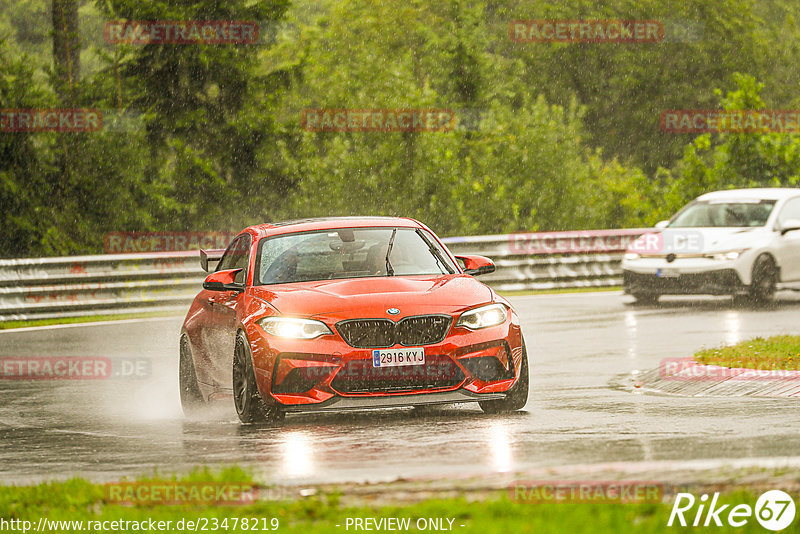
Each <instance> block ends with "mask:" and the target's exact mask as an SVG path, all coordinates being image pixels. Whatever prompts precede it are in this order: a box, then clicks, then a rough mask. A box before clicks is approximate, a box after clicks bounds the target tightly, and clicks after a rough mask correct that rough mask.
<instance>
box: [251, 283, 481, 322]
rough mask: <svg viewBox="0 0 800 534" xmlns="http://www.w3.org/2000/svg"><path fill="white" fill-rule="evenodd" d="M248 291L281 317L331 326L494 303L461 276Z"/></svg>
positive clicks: (273, 287)
mask: <svg viewBox="0 0 800 534" xmlns="http://www.w3.org/2000/svg"><path fill="white" fill-rule="evenodd" d="M252 292H253V295H254V296H256V297H258V298H260V299H262V300H264V301H266V302H269V303H270V305H272V306H273V307H275V308H276V309H277V310H278V311H279V312H280V313H281V314H282V315H290V316H296V317H317V318H320V319H324V318H327V319H330V320H332V321H339V320H343V319H352V318H360V317H389V318H395V317H396V318H401V317H407V316H410V315H420V314H427V313H447V314H455V313H459V312H461V311H463V310H465V309H467V308H471V307H473V306H476V305H479V304H485V303H487V302H491V301H492V298H493V293H492V291H491V290H490V289H489V288H488V287H486V286H485V285H483V284H481V283H480V282H478V281H477V280H475V279H474V278H473V277H472V276H469V275H465V274H455V275H443V276H391V277H375V278H357V279H347V280H322V281H315V282H295V283H290V284H276V285H268V286H256V287H254V288H253V289H252ZM389 308H397V309H398V310H400V313H398V314H396V315H390V314H388V313H387V310H388V309H389Z"/></svg>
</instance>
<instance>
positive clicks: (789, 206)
mask: <svg viewBox="0 0 800 534" xmlns="http://www.w3.org/2000/svg"><path fill="white" fill-rule="evenodd" d="M790 219H797V220H800V197H799V198H793V199H791V200H789V201H788V202H787V203H786V204H784V205H783V209H782V210H781V213H780V214H779V215H778V227H781V226H783V223H785V222H786V221H788V220H790Z"/></svg>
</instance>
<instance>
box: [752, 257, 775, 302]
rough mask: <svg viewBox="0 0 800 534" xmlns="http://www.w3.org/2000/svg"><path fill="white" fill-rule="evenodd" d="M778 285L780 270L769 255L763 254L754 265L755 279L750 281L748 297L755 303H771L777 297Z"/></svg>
mask: <svg viewBox="0 0 800 534" xmlns="http://www.w3.org/2000/svg"><path fill="white" fill-rule="evenodd" d="M777 283H778V268H777V267H776V266H775V261H774V260H773V259H772V257H770V256H768V255H767V254H762V255H761V256H759V257H758V258H756V261H755V263H754V264H753V279H752V280H751V281H750V287H749V289H748V296H749V297H750V299H751V300H752V301H753V302H757V303H765V302H769V301H770V300H771V299H772V297H773V296H775V286H776V285H777Z"/></svg>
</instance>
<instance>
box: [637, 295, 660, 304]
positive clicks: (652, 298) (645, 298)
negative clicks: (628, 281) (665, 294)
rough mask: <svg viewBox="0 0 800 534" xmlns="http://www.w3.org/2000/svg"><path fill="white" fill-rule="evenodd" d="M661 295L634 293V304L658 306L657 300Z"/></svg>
mask: <svg viewBox="0 0 800 534" xmlns="http://www.w3.org/2000/svg"><path fill="white" fill-rule="evenodd" d="M660 296H661V295H659V294H658V293H634V294H633V298H634V304H642V305H647V304H658V298H659V297H660Z"/></svg>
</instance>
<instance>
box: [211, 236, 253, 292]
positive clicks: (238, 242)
mask: <svg viewBox="0 0 800 534" xmlns="http://www.w3.org/2000/svg"><path fill="white" fill-rule="evenodd" d="M249 260H250V235H249V234H246V235H243V236H241V237H237V238H236V239H235V240H234V242H233V243H231V245H230V246H229V247H228V250H226V251H225V254H224V255H223V256H222V259H221V260H220V261H219V266H218V267H217V270H218V271H225V270H227V269H241V271H240V272H239V273H238V274H237V275H236V282H237V283H239V284H244V282H245V280H247V266H248V264H249Z"/></svg>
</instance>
